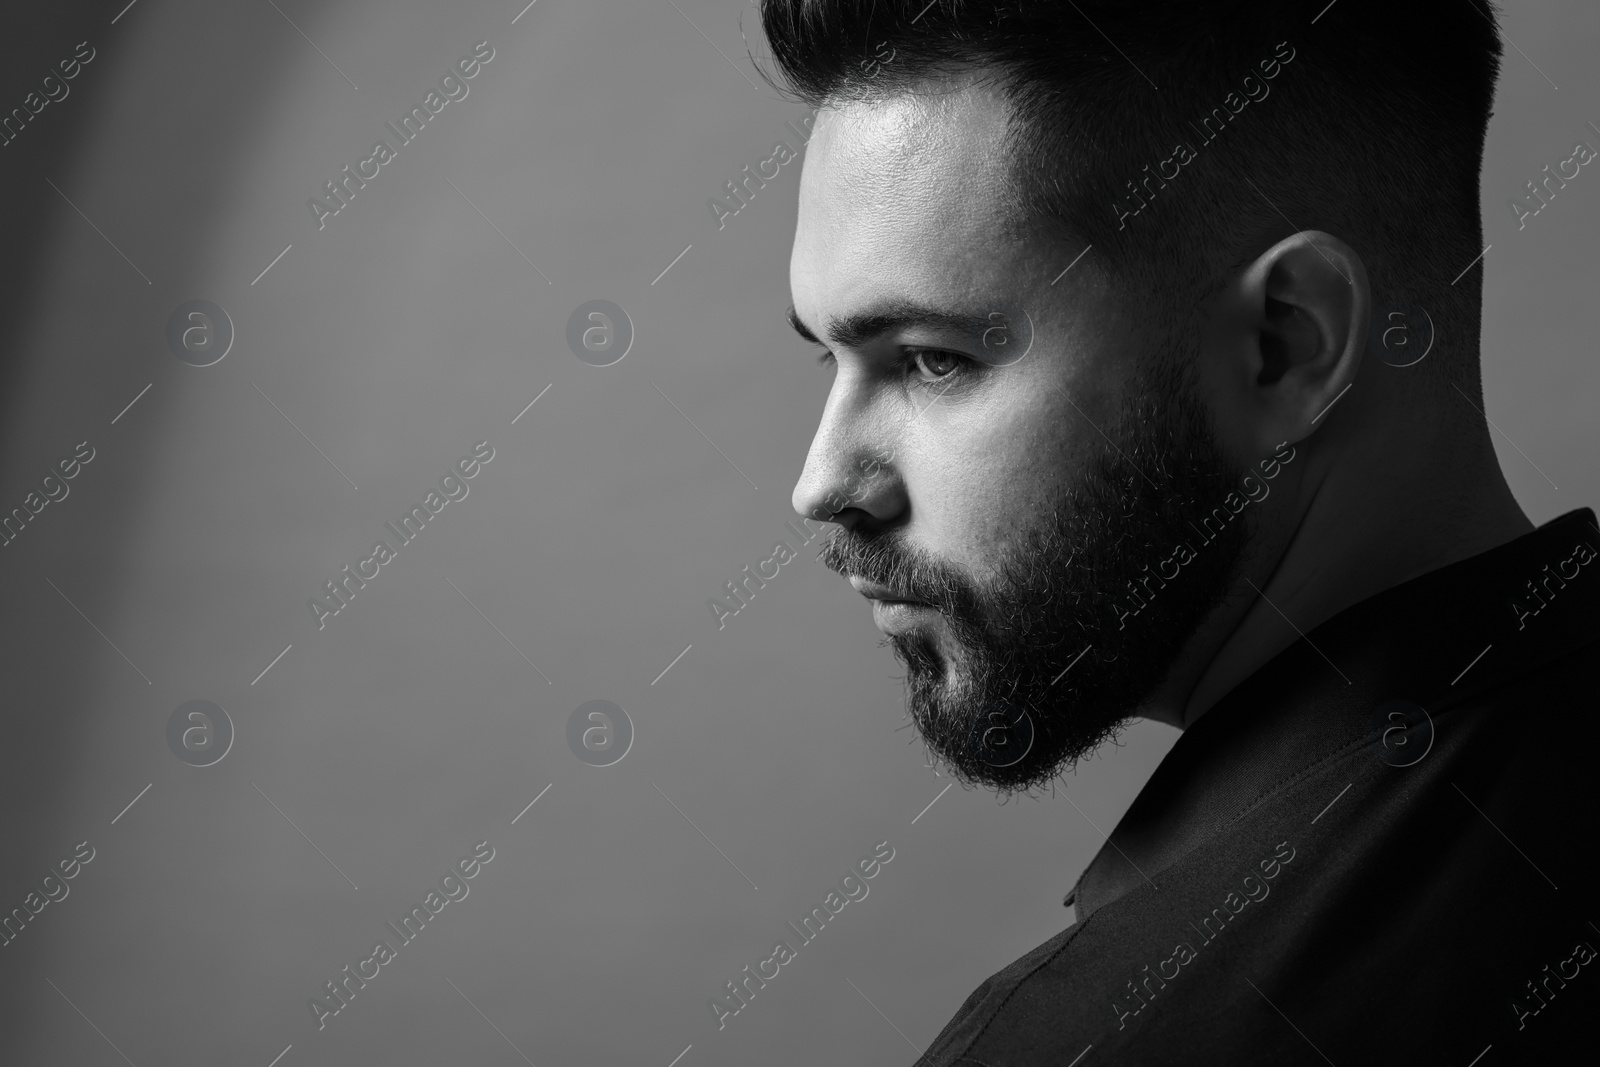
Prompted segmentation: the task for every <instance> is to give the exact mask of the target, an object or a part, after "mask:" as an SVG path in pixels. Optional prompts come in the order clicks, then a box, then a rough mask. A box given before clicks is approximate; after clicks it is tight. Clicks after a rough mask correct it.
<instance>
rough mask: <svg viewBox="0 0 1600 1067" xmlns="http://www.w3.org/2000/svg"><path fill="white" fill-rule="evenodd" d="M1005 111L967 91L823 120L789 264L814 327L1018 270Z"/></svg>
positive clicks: (810, 153)
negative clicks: (1009, 234)
mask: <svg viewBox="0 0 1600 1067" xmlns="http://www.w3.org/2000/svg"><path fill="white" fill-rule="evenodd" d="M1008 116H1009V108H1008V106H1007V105H1006V103H1005V101H1004V100H1003V98H1002V97H1001V96H1000V94H999V91H998V90H997V89H994V88H987V87H984V86H982V85H977V84H973V83H970V82H968V83H963V84H956V85H952V86H949V87H946V88H943V89H940V90H936V91H933V92H930V93H921V92H919V93H918V94H917V95H910V94H904V95H897V96H894V97H891V98H889V99H887V100H883V101H875V102H872V103H859V102H849V103H843V104H840V105H838V106H835V107H826V108H823V109H822V110H821V112H820V113H819V115H818V118H817V122H816V124H815V127H814V131H813V134H812V137H811V140H810V141H809V142H808V143H807V147H806V157H805V163H804V166H803V169H802V171H801V177H800V198H799V219H798V222H797V225H796V230H795V243H794V251H793V254H792V256H791V258H790V282H791V287H792V289H793V295H794V300H795V306H796V308H797V310H798V311H799V313H800V315H801V317H802V318H804V319H806V320H807V321H811V322H813V323H816V322H820V320H821V318H822V317H823V316H824V315H828V314H834V313H837V312H839V311H843V310H845V309H846V307H847V306H855V305H859V304H863V303H868V302H871V301H872V300H874V299H886V298H893V297H903V296H907V295H917V296H922V297H938V296H944V297H948V298H952V299H954V298H958V297H960V296H963V295H976V294H978V293H986V292H988V291H991V290H992V289H993V288H994V287H996V286H997V285H1003V284H1004V283H1005V281H1006V278H1005V277H1004V275H1005V274H1006V273H1007V272H1008V269H1009V268H1013V267H1014V266H1015V260H1014V259H1012V258H1010V255H1009V254H1008V253H1010V252H1013V251H1014V250H1010V249H1007V248H1006V247H1005V242H1004V239H1003V237H1002V232H1003V229H1002V226H1001V219H1002V217H1003V213H1004V208H1005V206H1006V198H1007V195H1008V194H1007V191H1006V189H1007V185H1006V181H1005V177H1006V173H1007V166H1006V155H1007V154H1006V152H1005V150H1004V146H1003V143H1002V141H1003V137H1004V134H1005V131H1006V127H1007V122H1008Z"/></svg>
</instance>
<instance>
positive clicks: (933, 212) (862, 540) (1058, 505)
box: [790, 84, 1250, 792]
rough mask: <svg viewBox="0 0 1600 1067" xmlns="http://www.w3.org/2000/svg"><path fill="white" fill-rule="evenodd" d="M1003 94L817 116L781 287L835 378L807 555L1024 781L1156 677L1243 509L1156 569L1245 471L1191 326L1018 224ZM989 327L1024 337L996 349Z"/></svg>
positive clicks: (974, 89)
mask: <svg viewBox="0 0 1600 1067" xmlns="http://www.w3.org/2000/svg"><path fill="white" fill-rule="evenodd" d="M1006 114H1007V112H1006V105H1005V103H1004V101H1003V100H1002V99H1001V98H1000V97H999V96H998V94H997V93H994V92H992V91H990V90H987V89H984V88H982V87H981V86H976V85H971V84H968V85H965V86H962V87H959V88H956V89H954V90H952V91H949V92H944V93H940V94H937V95H933V96H923V95H919V96H909V95H908V96H902V97H896V98H893V99H890V100H887V101H881V102H874V103H871V104H859V103H847V104H843V105H841V106H840V107H837V108H824V109H823V110H822V111H821V113H820V114H819V116H818V120H817V122H816V126H815V129H814V132H813V136H812V139H811V141H810V142H809V144H808V150H807V157H806V161H805V165H804V169H803V172H802V176H801V182H800V200H799V222H798V225H797V228H796V235H795V242H794V248H793V254H792V257H791V261H790V285H791V291H792V295H793V299H794V309H795V310H794V318H795V320H796V322H797V325H798V326H799V327H800V328H801V330H802V332H803V333H807V334H810V335H813V336H814V338H815V339H816V340H817V341H819V343H821V344H823V345H824V346H826V347H827V348H828V349H829V350H830V352H831V353H832V359H831V360H828V358H827V357H826V356H825V357H824V360H825V361H826V362H832V363H833V364H834V365H835V370H834V375H835V377H834V381H833V386H832V389H831V391H830V393H829V395H828V399H827V403H826V406H825V408H824V411H823V415H822V419H821V422H820V424H819V426H818V428H817V432H816V435H815V438H814V439H813V441H812V444H811V448H810V451H809V454H808V455H807V457H806V463H805V468H804V471H803V473H802V474H801V477H800V480H799V482H798V483H797V484H796V486H795V489H794V494H793V504H794V507H795V510H796V511H798V512H800V513H802V514H807V515H812V516H814V517H816V516H826V515H829V514H832V515H833V521H835V522H837V523H838V524H839V525H838V527H837V528H836V529H834V530H833V531H831V534H830V536H829V538H828V540H827V541H826V542H825V543H824V546H823V548H822V551H821V553H820V554H819V558H820V559H821V560H822V561H823V563H824V564H826V565H827V566H828V567H830V568H831V569H833V570H835V571H838V572H840V573H841V574H843V575H846V576H848V577H849V578H850V579H851V582H852V584H853V585H854V586H855V587H856V588H857V589H858V591H861V592H862V593H863V594H864V595H867V596H868V597H869V599H872V600H874V604H873V609H872V610H873V613H874V618H875V621H876V622H877V623H878V626H879V628H880V629H882V630H883V631H884V632H885V633H886V634H887V640H888V643H889V644H890V645H891V646H892V648H893V650H894V653H895V655H896V656H897V658H898V659H899V660H900V662H901V663H902V665H903V666H904V667H905V669H906V674H907V690H908V703H909V713H910V715H911V718H912V720H913V722H914V723H915V724H916V726H917V729H918V731H919V732H920V734H921V735H922V737H923V739H924V741H925V742H926V743H927V745H928V746H929V748H930V749H931V750H932V753H933V754H934V755H935V756H936V757H938V758H939V759H940V760H941V761H942V762H943V764H944V765H945V766H946V767H947V768H948V769H949V770H950V772H951V773H952V774H953V775H954V776H956V777H958V778H959V779H961V780H963V781H966V782H969V783H977V784H984V785H987V786H989V787H991V788H994V789H996V790H998V791H1001V792H1016V791H1022V790H1027V789H1031V788H1033V787H1035V786H1038V785H1041V784H1043V783H1044V782H1046V781H1048V780H1049V779H1050V778H1052V777H1054V776H1055V775H1056V774H1058V773H1060V771H1061V770H1062V769H1063V767H1065V766H1066V765H1068V764H1070V763H1071V762H1073V761H1076V760H1077V759H1079V758H1081V757H1083V756H1085V755H1087V754H1089V753H1090V752H1092V751H1093V750H1094V749H1095V748H1096V747H1098V746H1099V745H1100V744H1101V743H1102V742H1104V741H1106V740H1107V739H1108V738H1110V737H1112V736H1113V735H1114V734H1115V733H1116V731H1117V730H1118V729H1119V728H1120V726H1121V725H1122V724H1123V723H1125V722H1126V721H1127V720H1128V719H1129V718H1130V717H1131V716H1132V715H1133V714H1134V713H1135V712H1136V709H1137V708H1138V706H1139V705H1140V704H1141V702H1143V701H1144V700H1145V699H1146V698H1147V697H1148V696H1149V695H1150V694H1151V693H1152V691H1154V690H1155V689H1156V688H1157V686H1158V685H1159V684H1160V683H1161V681H1162V680H1163V677H1164V676H1165V674H1166V671H1167V669H1168V667H1169V665H1170V664H1171V663H1172V661H1173V659H1174V658H1175V657H1176V656H1177V654H1178V652H1179V650H1180V648H1181V647H1182V646H1183V644H1184V643H1185V642H1186V640H1187V639H1188V637H1189V636H1190V635H1191V634H1192V633H1193V632H1194V630H1195V628H1196V627H1197V625H1198V624H1199V623H1200V621H1201V620H1202V619H1203V618H1204V617H1205V616H1206V614H1207V613H1208V612H1209V611H1210V610H1211V609H1212V608H1213V607H1215V606H1216V605H1217V604H1218V603H1219V602H1220V600H1221V599H1222V597H1223V596H1224V594H1225V592H1226V591H1227V589H1228V588H1229V585H1230V580H1231V579H1232V577H1233V575H1234V573H1235V568H1236V566H1237V564H1238V563H1239V560H1240V557H1241V554H1242V553H1243V551H1244V548H1245V545H1246V544H1247V543H1248V541H1249V525H1250V524H1249V522H1248V519H1249V516H1248V515H1247V516H1245V519H1246V521H1241V522H1235V523H1232V524H1229V525H1228V526H1227V527H1226V529H1225V530H1224V531H1223V532H1222V533H1221V534H1220V535H1218V536H1216V537H1215V538H1214V539H1212V540H1210V541H1208V542H1207V543H1205V545H1204V547H1203V548H1201V549H1199V551H1198V552H1197V553H1196V554H1195V556H1194V558H1193V559H1192V560H1189V561H1187V562H1186V563H1185V565H1184V566H1183V567H1182V569H1181V572H1180V573H1179V575H1178V576H1177V577H1176V578H1174V579H1173V580H1170V581H1162V582H1159V583H1153V582H1151V581H1150V578H1151V576H1152V574H1153V572H1155V571H1156V569H1157V568H1158V566H1160V564H1161V563H1162V562H1163V561H1168V560H1170V558H1171V557H1172V555H1173V550H1174V547H1175V546H1177V545H1179V544H1182V543H1184V542H1188V543H1190V544H1194V543H1195V542H1196V540H1197V538H1196V529H1197V528H1198V525H1199V523H1200V521H1201V520H1202V518H1203V517H1204V516H1206V515H1208V514H1210V513H1211V511H1212V509H1214V508H1216V507H1218V506H1219V505H1220V504H1221V502H1222V500H1223V498H1224V497H1225V496H1226V495H1227V493H1228V491H1229V490H1230V489H1231V488H1233V487H1235V486H1237V485H1238V484H1239V475H1240V473H1242V469H1243V468H1242V467H1240V468H1238V469H1236V468H1235V466H1234V464H1233V463H1231V462H1230V461H1229V459H1228V458H1227V457H1226V456H1225V455H1224V453H1223V450H1222V449H1221V448H1220V447H1219V445H1218V443H1217V440H1216V438H1215V437H1214V435H1213V433H1212V430H1211V416H1210V415H1209V413H1208V409H1207V407H1206V406H1205V404H1204V402H1203V400H1202V399H1201V396H1200V393H1199V389H1198V387H1197V381H1196V377H1195V373H1194V363H1195V358H1196V355H1197V353H1198V349H1199V344H1200V341H1199V338H1198V336H1197V335H1196V333H1195V331H1194V330H1193V329H1188V330H1185V329H1180V328H1171V329H1168V330H1166V332H1165V333H1156V332H1154V331H1153V329H1152V328H1151V327H1150V326H1149V322H1150V321H1153V320H1158V319H1161V318H1163V316H1160V315H1157V314H1150V315H1145V316H1131V315H1130V314H1129V313H1128V312H1127V310H1126V309H1125V306H1124V305H1125V302H1123V301H1118V300H1117V299H1115V296H1116V294H1114V293H1112V292H1110V291H1109V289H1108V286H1107V284H1106V281H1105V276H1104V275H1101V274H1098V273H1097V272H1095V271H1094V270H1093V269H1084V270H1082V271H1081V272H1079V271H1069V272H1067V273H1066V274H1065V275H1063V274H1062V273H1061V272H1062V271H1063V268H1065V267H1066V266H1067V264H1068V263H1069V262H1070V261H1072V260H1073V258H1074V257H1075V256H1077V255H1078V253H1079V252H1080V251H1081V248H1072V247H1062V242H1061V241H1059V240H1055V239H1049V240H1047V239H1045V238H1044V237H1042V236H1040V237H1038V238H1024V239H1021V240H1016V239H1007V238H1004V237H1003V236H1002V234H1003V232H1004V229H1003V227H1002V225H1001V219H1002V210H1001V209H1002V207H1003V205H1004V204H1005V203H1006V198H1007V197H1008V196H1010V195H1011V194H1010V193H1008V192H1007V185H1006V181H1005V174H1004V169H1003V168H1004V164H1003V160H1004V159H1005V158H1006V149H1005V146H1004V145H1003V144H1002V140H1001V139H1002V135H1003V133H1004V130H1005V128H1006ZM1089 254H1090V255H1093V252H1092V251H1091V252H1090V253H1089ZM1053 279H1054V282H1053V281H1052V280H1053ZM996 314H998V315H1000V316H1001V318H999V319H996V318H995V315H996ZM1183 317H1184V316H1182V315H1174V314H1169V315H1167V316H1165V318H1167V319H1181V318H1183ZM996 321H1003V322H1005V323H1007V324H1009V325H1010V327H1011V328H1012V329H1014V330H1018V331H1021V330H1026V332H1027V341H1028V342H1029V343H1028V345H1027V348H1026V353H1025V355H1023V356H1022V357H1021V358H1015V354H1014V353H1012V354H1011V355H1008V356H1007V357H1006V358H996V355H995V347H994V345H993V343H992V342H993V339H994V335H993V333H992V332H990V333H988V334H987V335H986V332H985V328H984V324H985V323H993V322H996ZM885 456H888V457H889V459H888V460H887V461H884V459H883V457H885ZM863 471H870V472H871V473H870V474H869V475H868V476H867V477H865V478H863V477H862V472H863ZM841 499H847V500H848V501H849V503H848V504H847V505H846V506H844V507H843V508H840V507H839V501H840V500H841ZM829 501H832V504H831V506H830V505H829V503H828V502H829ZM819 509H821V510H819ZM1191 523H1192V524H1194V525H1191ZM1168 573H1169V574H1170V570H1169V572H1168ZM1141 602H1142V603H1144V604H1146V605H1148V607H1147V608H1146V609H1140V610H1133V608H1134V605H1136V604H1139V603H1141Z"/></svg>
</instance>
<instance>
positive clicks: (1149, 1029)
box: [917, 508, 1600, 1067]
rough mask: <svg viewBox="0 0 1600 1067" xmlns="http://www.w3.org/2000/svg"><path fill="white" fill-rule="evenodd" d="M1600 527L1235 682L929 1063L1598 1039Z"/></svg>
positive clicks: (1226, 1056)
mask: <svg viewBox="0 0 1600 1067" xmlns="http://www.w3.org/2000/svg"><path fill="white" fill-rule="evenodd" d="M1597 674H1600V526H1597V525H1596V522H1595V515H1594V512H1593V511H1592V510H1590V509H1588V508H1583V509H1579V510H1576V511H1572V512H1568V513H1567V514H1565V515H1563V516H1561V517H1560V518H1557V519H1554V520H1552V521H1550V522H1548V523H1546V524H1544V525H1543V526H1541V527H1539V528H1538V529H1536V530H1534V531H1533V532H1531V533H1528V534H1526V535H1524V536H1522V537H1519V538H1517V539H1515V540H1514V541H1510V542H1508V543H1506V544H1503V545H1501V546H1499V547H1497V548H1494V549H1492V550H1490V551H1488V552H1485V553H1482V554H1480V555H1478V556H1474V557H1472V558H1470V559H1466V560H1462V561H1460V562H1458V563H1454V564H1451V565H1449V566H1447V567H1443V568H1440V569H1439V570H1435V571H1432V572H1430V573H1428V574H1425V575H1422V576H1421V577H1418V578H1415V579H1412V580H1410V581H1408V582H1405V583H1403V584H1401V585H1398V586H1395V587H1393V588H1390V589H1388V590H1385V591H1384V592H1382V593H1379V594H1377V595H1376V596H1373V597H1370V598H1368V599H1367V600H1364V601H1362V602H1361V603H1359V604H1356V605H1354V606H1352V607H1350V608H1347V609H1346V610H1344V611H1342V612H1340V613H1339V614H1337V615H1336V616H1334V617H1333V618H1331V619H1329V620H1328V621H1326V622H1324V623H1323V624H1322V625H1320V626H1318V627H1316V628H1315V629H1314V630H1312V631H1311V632H1310V633H1308V634H1306V635H1304V637H1303V638H1302V639H1300V640H1297V641H1296V642H1295V643H1294V644H1293V645H1291V646H1290V647H1289V648H1287V649H1285V650H1284V651H1283V652H1282V653H1280V654H1279V655H1277V656H1276V657H1274V658H1273V659H1272V660H1271V661H1270V662H1268V663H1267V664H1266V665H1265V666H1263V667H1262V668H1261V669H1260V670H1258V671H1256V672H1255V673H1254V674H1253V675H1251V676H1250V677H1249V678H1248V679H1246V680H1245V681H1244V682H1242V683H1241V684H1240V685H1239V686H1237V687H1236V688H1234V689H1233V690H1232V691H1231V692H1229V693H1228V695H1227V696H1225V697H1224V698H1223V699H1222V700H1221V701H1219V702H1218V703H1217V704H1216V705H1215V706H1214V707H1212V708H1211V709H1210V710H1209V711H1208V712H1207V713H1206V714H1205V715H1204V716H1202V717H1201V718H1200V720H1199V721H1198V722H1196V723H1195V724H1194V725H1193V726H1191V727H1190V728H1189V729H1187V730H1186V731H1184V733H1183V735H1182V736H1181V737H1180V738H1179V740H1178V742H1177V743H1176V744H1175V745H1174V746H1173V748H1172V750H1171V751H1170V752H1169V753H1168V754H1167V756H1166V758H1165V759H1164V760H1163V761H1162V762H1161V764H1160V766H1159V767H1158V768H1157V769H1156V772H1155V774H1154V775H1152V777H1151V779H1150V781H1149V782H1148V783H1147V784H1146V786H1145V788H1144V789H1143V790H1142V791H1141V792H1140V794H1139V796H1138V798H1137V799H1136V800H1135V801H1134V803H1133V805H1132V806H1131V807H1130V808H1129V809H1128V812H1127V814H1126V815H1125V816H1124V817H1123V819H1122V821H1121V822H1120V823H1119V824H1118V826H1117V828H1116V830H1115V831H1114V832H1113V833H1112V834H1111V836H1110V838H1109V839H1108V841H1107V843H1106V845H1105V846H1104V847H1103V848H1102V849H1101V851H1100V853H1099V854H1098V855H1097V856H1096V858H1095V859H1094V861H1093V862H1092V863H1091V864H1090V865H1089V867H1088V868H1087V869H1086V870H1085V871H1084V873H1083V875H1082V877H1081V878H1080V879H1079V881H1078V885H1077V886H1076V888H1075V889H1074V892H1073V894H1072V895H1071V896H1069V898H1068V899H1069V901H1071V902H1073V903H1074V904H1075V906H1076V909H1077V922H1076V923H1074V924H1073V925H1071V926H1069V927H1068V928H1067V929H1066V930H1064V931H1062V932H1061V933H1059V934H1057V935H1056V936H1055V937H1053V938H1051V939H1050V940H1049V941H1047V942H1045V943H1044V944H1043V945H1040V946H1039V947H1038V948H1036V949H1034V950H1033V951H1031V952H1029V953H1028V954H1027V955H1025V956H1023V957H1022V958H1021V959H1019V960H1017V961H1016V962H1014V963H1012V964H1011V965H1009V966H1007V967H1005V968H1004V969H1003V970H1001V971H999V972H998V973H996V974H995V975H993V976H992V977H990V978H989V979H988V980H987V981H985V982H984V983H983V984H982V985H981V986H979V987H978V989H977V990H976V991H975V992H974V993H973V994H972V995H971V996H970V997H968V998H967V1000H966V1002H965V1003H964V1004H963V1005H962V1006H961V1008H960V1010H959V1011H958V1012H957V1014H956V1016H955V1017H954V1018H953V1019H952V1020H951V1021H950V1023H949V1024H948V1025H946V1026H945V1028H944V1030H943V1031H942V1032H941V1033H940V1034H939V1036H938V1037H937V1038H936V1039H935V1041H934V1043H933V1045H932V1046H931V1047H930V1048H929V1049H928V1051H927V1052H926V1053H925V1054H924V1055H923V1056H922V1058H921V1059H919V1060H918V1061H917V1062H918V1067H957V1065H961V1067H1022V1065H1033V1064H1039V1065H1044V1064H1049V1065H1051V1067H1096V1065H1097V1064H1103V1063H1115V1064H1211V1063H1216V1064H1301V1063H1305V1064H1335V1065H1338V1067H1347V1065H1354V1064H1372V1063H1397V1064H1398V1063H1405V1064H1416V1063H1430V1064H1453V1065H1458V1067H1504V1065H1507V1064H1549V1063H1556V1062H1574V1061H1575V1059H1574V1058H1575V1057H1577V1056H1580V1055H1581V1056H1582V1057H1583V1059H1584V1061H1585V1062H1594V1061H1593V1060H1592V1059H1591V1057H1592V1056H1593V1052H1592V1048H1593V1045H1594V1043H1595V1038H1594V1036H1593V1025H1592V1024H1593V1022H1594V1021H1595V1019H1596V1018H1597V1016H1600V1013H1597V1011H1596V1009H1597V1007H1600V960H1597V953H1596V948H1597V947H1600V892H1597V891H1600V862H1597V859H1596V841H1595V835H1596V829H1597V815H1600V800H1597V791H1596V775H1595V772H1594V767H1595V760H1596V758H1597V755H1600V699H1597V688H1600V686H1597Z"/></svg>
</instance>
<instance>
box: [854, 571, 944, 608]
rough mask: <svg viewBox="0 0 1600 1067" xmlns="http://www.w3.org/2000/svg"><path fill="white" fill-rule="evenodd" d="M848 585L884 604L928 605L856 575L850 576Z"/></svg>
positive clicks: (868, 597) (869, 598)
mask: <svg viewBox="0 0 1600 1067" xmlns="http://www.w3.org/2000/svg"><path fill="white" fill-rule="evenodd" d="M850 585H851V587H852V588H854V589H855V591H856V592H858V593H860V594H861V595H862V596H864V597H866V598H867V599H868V600H875V601H879V602H881V603H885V604H911V605H914V606H917V607H927V606H928V605H927V604H925V603H924V602H922V601H920V600H912V599H910V598H909V597H903V596H901V595H899V594H898V593H896V592H895V591H894V590H893V589H890V588H889V587H888V586H886V585H878V584H877V583H876V582H869V581H867V580H866V579H865V578H860V577H857V576H856V575H851V576H850Z"/></svg>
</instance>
